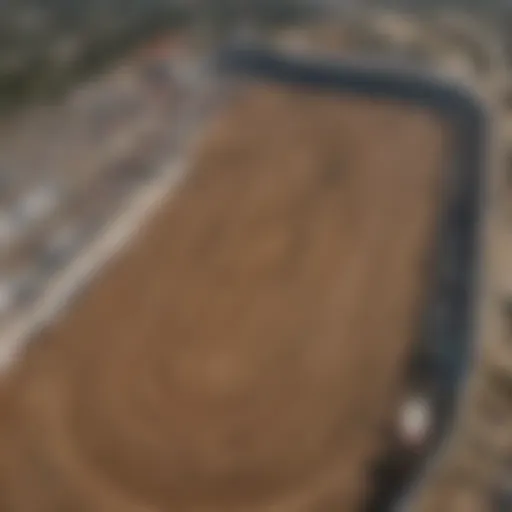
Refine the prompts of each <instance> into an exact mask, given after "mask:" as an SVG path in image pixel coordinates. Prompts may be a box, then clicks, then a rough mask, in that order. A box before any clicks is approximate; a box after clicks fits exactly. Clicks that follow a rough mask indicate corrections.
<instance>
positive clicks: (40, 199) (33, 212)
mask: <svg viewBox="0 0 512 512" xmlns="http://www.w3.org/2000/svg"><path fill="white" fill-rule="evenodd" d="M59 200H60V193H59V190H58V188H57V187H56V186H55V185H54V184H52V183H46V184H43V185H40V186H38V187H37V188H36V189H34V190H31V191H29V192H28V194H27V195H25V196H24V197H22V198H21V200H20V201H19V203H18V204H17V206H16V208H15V216H16V218H17V219H18V220H19V222H20V223H21V224H23V225H24V226H27V227H30V226H31V225H32V224H34V223H36V222H39V221H42V220H44V219H45V218H47V217H49V216H50V215H52V214H53V213H54V212H55V210H56V209H57V207H58V204H59Z"/></svg>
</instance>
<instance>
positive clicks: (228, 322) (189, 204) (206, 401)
mask: <svg viewBox="0 0 512 512" xmlns="http://www.w3.org/2000/svg"><path fill="white" fill-rule="evenodd" d="M445 136H446V132H445V131H444V130H443V129H441V128H440V124H439V121H438V120H437V119H435V118H434V117H432V116H430V115H429V114H427V113H425V112H422V111H420V110H413V109H411V108H407V109H405V108H403V107H399V106H396V105H390V104H385V103H377V102H371V101H361V100H355V99H354V98H349V97H342V98H341V99H340V98H338V97H336V98H334V97H330V96H325V97H322V96H314V95H309V94H306V93H304V92H301V91H295V92H290V91H287V90H281V89H279V88H275V89H266V88H261V89H253V90H250V91H249V92H248V93H247V95H245V96H243V97H242V98H240V99H239V100H238V101H237V102H236V103H235V104H234V105H233V106H232V107H230V108H228V109H226V111H225V112H224V113H223V114H222V115H220V116H219V117H218V118H217V119H216V120H215V122H214V123H213V124H212V126H211V129H210V133H209V136H208V137H206V138H205V139H204V142H203V144H202V145H201V147H200V148H199V152H198V155H197V158H196V162H195V165H194V168H193V169H192V173H191V175H190V178H189V179H188V181H186V182H185V184H184V186H183V188H182V189H181V190H180V191H179V193H178V195H177V196H176V197H175V198H174V199H173V200H172V201H171V200H169V202H168V203H167V204H166V205H165V207H163V208H162V209H161V210H160V211H159V212H157V213H156V214H155V216H154V218H153V219H152V220H151V222H150V225H149V226H148V228H147V229H146V230H145V231H144V232H143V233H140V234H139V236H138V237H137V239H136V240H134V241H133V243H132V244H131V246H130V247H129V248H128V249H127V250H126V251H125V252H124V253H123V254H122V255H121V256H120V258H119V259H118V260H117V261H116V262H115V264H112V265H111V266H110V267H109V268H108V269H106V270H105V272H104V273H103V275H102V277H101V279H99V280H98V281H97V282H96V283H95V284H94V285H93V286H92V287H91V288H90V290H88V292H87V293H86V294H85V295H84V296H83V298H82V299H80V301H79V302H78V303H77V304H76V306H75V307H74V308H73V309H72V311H71V312H70V313H69V314H68V315H67V316H66V317H65V318H63V319H62V320H61V321H59V323H58V324H57V325H56V326H55V327H53V328H51V329H49V330H48V332H46V333H45V334H44V335H43V336H42V337H41V339H39V340H36V341H35V343H34V344H33V345H32V347H31V349H30V350H29V352H28V353H27V354H26V357H25V358H24V359H23V360H22V361H21V362H20V363H19V364H18V365H17V366H16V367H15V368H13V369H12V371H11V372H10V374H9V375H7V376H5V378H4V379H3V382H2V383H1V386H0V510H8V511H11V512H25V511H27V512H37V511H74V512H79V511H94V512H103V511H105V512H107V511H108V512H116V511H123V512H132V511H171V510H173V511H180V512H188V511H194V512H196V511H197V512H199V511H201V512H203V511H204V512H206V511H207V512H217V511H218V512H221V511H222V512H229V511H237V512H240V511H244V512H245V511H247V512H251V511H255V512H256V511H257V512H263V511H265V512H271V511H276V512H277V511H279V512H299V511H304V512H305V511H308V512H324V511H325V512H330V511H337V510H343V511H351V510H358V507H359V505H360V503H361V498H362V496H364V494H365V493H366V492H367V490H368V489H367V481H366V480H367V478H366V476H367V470H368V464H369V463H370V462H371V460H373V458H374V457H375V455H376V454H377V452H378V450H379V449H380V448H381V446H382V443H383V436H384V431H385V427H386V424H387V422H388V421H389V419H390V418H389V416H390V411H392V409H393V403H394V401H395V399H396V397H397V393H398V392H399V388H400V373H401V369H402V367H403V362H404V359H405V358H406V356H407V350H408V347H409V346H410V341H411V340H412V338H413V334H414V332H415V328H416V320H417V316H418V311H419V309H420V307H421V302H422V295H423V294H422V291H423V290H424V289H425V287H424V284H425V282H426V280H428V257H427V254H428V247H429V244H430V242H431V239H432V234H433V231H434V230H433V225H434V220H435V217H436V207H435V206H436V200H435V195H436V193H437V191H438V188H439V186H440V184H439V179H440V170H441V168H442V166H441V160H442V156H441V155H442V154H443V149H444V145H445V140H446V137H445Z"/></svg>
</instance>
